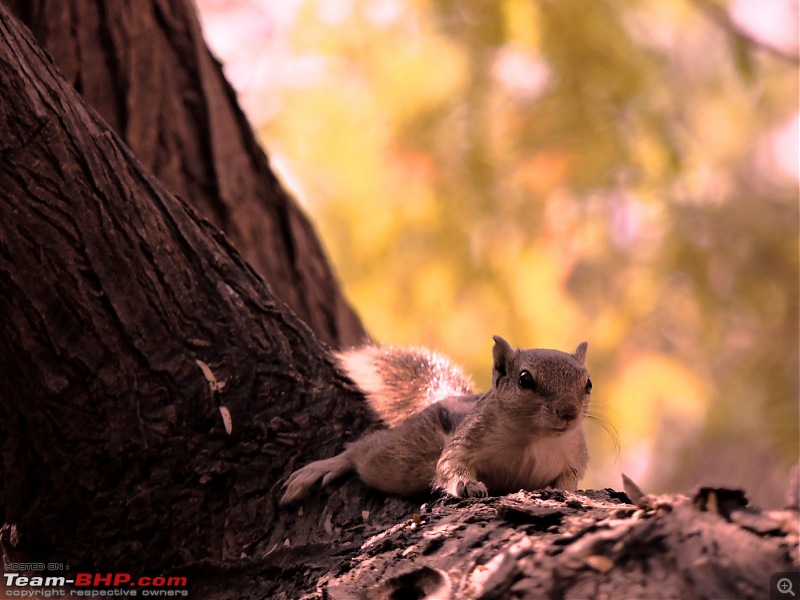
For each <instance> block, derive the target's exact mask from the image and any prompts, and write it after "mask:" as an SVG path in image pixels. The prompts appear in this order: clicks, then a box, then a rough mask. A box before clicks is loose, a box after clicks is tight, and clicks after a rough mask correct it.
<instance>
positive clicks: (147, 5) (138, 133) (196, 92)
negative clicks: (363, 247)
mask: <svg viewBox="0 0 800 600" xmlns="http://www.w3.org/2000/svg"><path fill="white" fill-rule="evenodd" d="M6 4H7V5H8V6H9V8H10V9H11V10H12V12H14V13H16V15H17V16H18V17H19V18H20V19H21V20H22V21H24V22H25V24H26V25H28V27H30V29H31V30H32V31H33V33H34V35H35V36H36V37H37V38H38V40H39V43H40V44H41V45H42V47H44V48H45V49H46V50H47V51H48V52H49V53H50V55H51V56H52V57H53V59H54V60H55V62H56V64H57V65H58V67H59V69H60V70H61V72H62V73H63V74H64V77H65V79H66V80H67V81H68V82H69V83H71V84H72V85H73V86H74V87H75V89H77V90H78V92H80V93H81V94H82V95H83V97H84V99H85V100H86V101H87V102H88V103H89V104H91V105H92V106H93V107H94V108H95V109H97V110H98V112H99V113H100V115H101V116H102V117H103V118H104V119H105V120H106V122H107V123H108V124H109V125H110V126H111V127H112V129H114V130H115V131H116V132H117V133H118V134H119V135H120V136H121V137H122V139H123V140H124V141H125V143H126V144H127V146H128V147H129V148H130V149H131V150H132V151H133V153H134V154H135V155H136V157H137V158H138V159H139V161H140V162H141V163H142V164H143V165H144V166H145V168H146V169H147V170H149V171H150V172H152V173H153V174H154V175H155V176H156V177H157V178H158V179H159V180H160V181H161V182H162V183H163V184H164V185H165V186H166V188H167V189H168V190H169V191H170V192H172V193H173V194H174V195H177V196H180V197H181V198H183V199H184V200H185V201H187V202H188V203H189V204H191V205H192V206H193V207H194V208H195V209H196V210H198V211H199V212H200V214H202V215H203V216H204V217H205V218H207V219H208V220H210V221H211V222H212V223H214V224H215V225H216V226H217V227H219V228H221V229H222V230H223V231H224V232H225V233H226V235H227V236H228V237H229V238H230V240H231V241H232V242H233V245H234V246H235V247H236V248H237V249H238V250H239V251H240V252H241V253H242V254H243V255H244V257H245V258H246V259H247V261H248V262H249V263H250V264H251V265H252V266H253V267H255V269H256V271H258V272H259V273H261V274H262V275H263V276H264V277H265V279H266V280H267V281H268V282H269V284H270V286H271V287H272V291H273V293H274V294H275V295H276V296H277V297H278V298H280V299H281V300H283V301H284V302H286V303H287V304H288V305H289V306H290V307H291V308H292V310H294V312H295V314H297V315H298V316H299V317H300V318H301V319H303V320H304V321H305V322H306V323H308V324H309V326H310V327H311V329H312V330H313V331H314V333H315V334H316V335H317V337H318V338H319V339H321V340H323V341H325V342H327V343H329V344H331V345H333V346H338V347H341V346H350V345H354V344H357V343H358V342H360V341H363V340H364V339H365V338H366V333H365V332H364V328H363V326H362V325H361V323H360V321H359V319H358V317H357V316H356V314H355V313H354V312H353V310H352V309H351V308H350V307H349V306H348V305H347V302H346V301H345V300H344V298H343V296H342V293H341V291H340V290H339V286H338V283H337V281H336V279H335V277H334V275H333V273H332V271H331V268H330V266H329V265H328V262H327V259H326V258H325V255H324V252H323V250H322V247H321V245H320V243H319V241H318V239H317V236H316V234H315V232H314V229H313V227H312V226H311V224H310V223H309V221H308V219H307V218H306V217H305V215H304V214H303V213H302V211H301V210H300V209H299V207H298V206H297V204H296V203H295V201H294V200H293V199H292V198H290V197H289V196H288V195H287V194H286V192H285V191H284V190H283V189H282V187H281V186H280V183H279V182H278V181H277V179H276V178H275V176H274V175H273V173H272V171H271V170H270V167H269V162H268V160H267V157H266V155H265V154H264V152H263V150H262V149H261V148H260V146H259V145H258V143H257V141H256V139H255V137H254V135H253V132H252V130H251V128H250V125H249V124H248V122H247V120H246V118H245V117H244V115H243V113H242V111H241V109H240V108H239V105H238V104H237V101H236V97H235V94H234V92H233V90H232V88H231V86H230V85H229V84H228V82H227V81H226V80H225V78H224V76H223V74H222V69H221V67H220V64H219V63H218V61H217V60H215V59H214V57H213V56H212V55H211V53H210V52H209V50H208V48H207V46H206V44H205V42H204V41H203V37H202V33H201V31H200V25H199V22H198V19H197V15H196V13H195V8H194V6H193V4H192V2H191V0H128V1H125V2H121V1H119V0H97V1H95V0H6Z"/></svg>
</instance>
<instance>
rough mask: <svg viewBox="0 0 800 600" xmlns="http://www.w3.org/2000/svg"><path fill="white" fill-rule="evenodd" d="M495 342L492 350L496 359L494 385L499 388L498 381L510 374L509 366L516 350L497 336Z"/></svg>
mask: <svg viewBox="0 0 800 600" xmlns="http://www.w3.org/2000/svg"><path fill="white" fill-rule="evenodd" d="M492 339H493V340H494V348H493V349H492V357H493V358H494V361H493V364H492V385H493V386H495V387H497V381H498V380H499V379H500V378H501V377H505V376H506V374H507V373H508V364H509V362H510V361H511V357H512V355H513V354H514V350H512V349H511V346H509V345H508V342H507V341H505V340H504V339H503V338H501V337H500V336H499V335H496V336H494V337H493V338H492Z"/></svg>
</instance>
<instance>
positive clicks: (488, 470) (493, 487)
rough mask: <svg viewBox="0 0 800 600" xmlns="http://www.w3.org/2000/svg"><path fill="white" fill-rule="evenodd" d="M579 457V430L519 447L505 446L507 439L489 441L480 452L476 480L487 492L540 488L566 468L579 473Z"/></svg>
mask: <svg viewBox="0 0 800 600" xmlns="http://www.w3.org/2000/svg"><path fill="white" fill-rule="evenodd" d="M581 454H582V432H581V429H580V428H575V429H573V430H571V431H568V432H567V433H565V434H563V435H560V436H557V437H540V438H536V439H534V440H532V441H530V442H528V444H527V445H524V446H522V447H520V446H517V447H513V446H509V444H508V440H497V441H495V442H494V443H493V442H491V441H490V442H489V443H488V444H487V446H486V447H484V448H483V449H482V451H481V455H482V460H481V461H480V462H479V463H478V465H477V468H478V478H479V479H480V480H481V481H483V482H485V483H486V485H487V486H488V487H489V490H490V491H491V493H498V492H516V491H518V490H520V489H526V490H536V489H541V488H544V487H547V486H548V485H551V484H552V483H553V481H554V480H555V479H556V478H557V477H558V476H559V475H561V474H562V473H564V472H565V471H567V470H568V469H579V470H581V471H582V470H583V469H582V468H581V467H580V466H579V465H580V462H581Z"/></svg>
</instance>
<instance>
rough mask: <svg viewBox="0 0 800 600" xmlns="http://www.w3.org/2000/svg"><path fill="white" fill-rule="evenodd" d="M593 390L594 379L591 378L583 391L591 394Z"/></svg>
mask: <svg viewBox="0 0 800 600" xmlns="http://www.w3.org/2000/svg"><path fill="white" fill-rule="evenodd" d="M591 391H592V380H591V379H589V380H588V381H587V382H586V389H585V390H583V393H584V394H589V393H591Z"/></svg>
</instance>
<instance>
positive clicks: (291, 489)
mask: <svg viewBox="0 0 800 600" xmlns="http://www.w3.org/2000/svg"><path fill="white" fill-rule="evenodd" d="M354 467H355V465H354V464H353V461H352V460H351V458H350V455H349V454H348V451H347V450H345V451H344V452H342V453H341V454H337V455H336V456H334V457H333V458H326V459H325V460H316V461H314V462H312V463H310V464H308V465H306V466H305V467H303V468H302V469H298V470H297V471H295V472H294V473H292V474H291V475H290V476H289V479H287V480H286V483H285V484H284V487H285V488H286V491H285V492H284V494H283V496H282V497H281V505H282V506H285V505H287V504H291V503H292V502H296V501H297V500H301V499H303V498H305V496H306V494H308V490H309V489H311V486H312V485H314V484H315V483H316V482H317V481H319V480H320V479H322V487H325V486H326V485H328V484H329V483H330V482H331V481H333V480H334V479H336V478H337V477H341V476H342V475H344V474H345V473H349V472H350V471H352V470H353V469H354Z"/></svg>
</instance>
